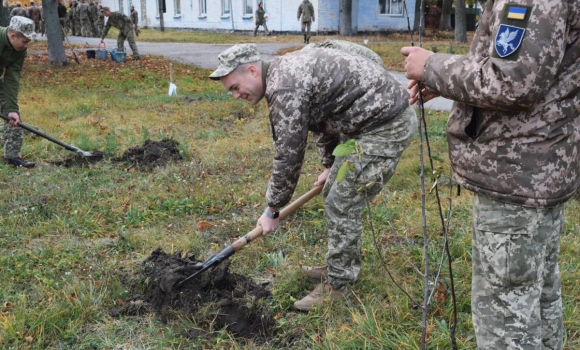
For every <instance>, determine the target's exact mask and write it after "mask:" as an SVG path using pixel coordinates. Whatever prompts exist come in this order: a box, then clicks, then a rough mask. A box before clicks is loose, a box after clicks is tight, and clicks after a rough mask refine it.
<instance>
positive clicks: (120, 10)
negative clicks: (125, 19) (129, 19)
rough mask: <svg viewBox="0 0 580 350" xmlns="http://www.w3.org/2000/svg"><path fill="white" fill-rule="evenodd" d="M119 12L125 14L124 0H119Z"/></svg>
mask: <svg viewBox="0 0 580 350" xmlns="http://www.w3.org/2000/svg"><path fill="white" fill-rule="evenodd" d="M119 12H121V13H122V14H125V9H124V8H123V0H119Z"/></svg>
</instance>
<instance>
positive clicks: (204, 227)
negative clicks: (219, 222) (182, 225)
mask: <svg viewBox="0 0 580 350" xmlns="http://www.w3.org/2000/svg"><path fill="white" fill-rule="evenodd" d="M212 226H213V225H212V224H210V223H209V222H207V221H200V222H198V223H197V228H198V229H200V230H207V229H208V228H210V227H212Z"/></svg>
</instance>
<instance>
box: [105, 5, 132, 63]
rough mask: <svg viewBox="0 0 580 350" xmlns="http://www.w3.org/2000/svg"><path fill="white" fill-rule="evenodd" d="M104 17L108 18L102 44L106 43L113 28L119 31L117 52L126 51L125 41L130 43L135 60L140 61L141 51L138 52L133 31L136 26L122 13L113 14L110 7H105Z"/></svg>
mask: <svg viewBox="0 0 580 350" xmlns="http://www.w3.org/2000/svg"><path fill="white" fill-rule="evenodd" d="M103 15H105V17H108V18H109V19H108V20H107V24H106V25H105V29H103V34H101V43H103V44H104V43H105V41H104V40H105V37H106V36H107V34H108V33H109V29H111V26H113V27H115V28H117V29H119V36H118V37H117V50H119V51H123V52H124V51H125V39H127V41H128V42H129V47H130V48H131V50H132V51H133V59H134V60H138V59H139V50H137V44H136V43H135V36H134V35H133V29H134V28H135V25H134V24H133V22H131V19H130V18H129V17H127V16H126V15H124V14H122V13H120V12H111V9H110V8H108V7H103Z"/></svg>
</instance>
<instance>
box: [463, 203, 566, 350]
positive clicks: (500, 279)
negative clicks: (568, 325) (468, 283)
mask: <svg viewBox="0 0 580 350" xmlns="http://www.w3.org/2000/svg"><path fill="white" fill-rule="evenodd" d="M563 220H564V218H563V206H562V205H559V206H556V207H552V208H531V207H522V206H519V205H514V204H508V203H504V202H500V201H497V200H493V199H490V198H487V197H485V196H481V195H477V194H475V196H474V201H473V225H474V232H473V247H472V250H473V251H472V259H473V262H472V265H473V278H472V289H471V290H472V294H471V310H472V316H473V325H474V327H475V333H476V336H477V345H478V347H479V348H480V349H513V350H536V349H544V350H548V349H554V350H555V349H562V346H563V345H562V338H563V316H562V297H561V286H560V285H561V282H560V269H559V266H558V255H559V246H560V233H561V231H562V224H563Z"/></svg>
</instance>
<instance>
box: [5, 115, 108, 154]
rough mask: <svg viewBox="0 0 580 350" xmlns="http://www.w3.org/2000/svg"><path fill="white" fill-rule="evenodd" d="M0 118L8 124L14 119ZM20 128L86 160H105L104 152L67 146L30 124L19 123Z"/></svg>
mask: <svg viewBox="0 0 580 350" xmlns="http://www.w3.org/2000/svg"><path fill="white" fill-rule="evenodd" d="M0 118H2V119H4V120H6V121H8V122H9V121H11V120H12V118H9V117H7V116H6V115H4V114H0ZM18 126H19V127H21V128H22V129H25V130H28V131H30V132H31V133H33V134H36V135H38V136H40V137H42V138H45V139H47V140H48V141H51V142H54V143H56V144H57V145H59V146H61V147H64V148H66V149H67V150H69V151H72V152H76V153H78V154H80V155H82V156H83V157H85V158H92V159H98V158H103V153H102V152H99V151H95V152H88V151H83V150H82V149H80V148H78V147H75V146H72V145H67V144H66V143H64V142H62V141H60V140H57V139H55V138H54V137H51V136H48V135H47V134H45V133H43V132H41V131H39V130H37V129H36V128H34V127H32V126H31V125H28V124H25V123H22V122H18Z"/></svg>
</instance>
